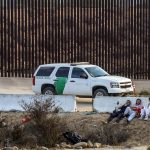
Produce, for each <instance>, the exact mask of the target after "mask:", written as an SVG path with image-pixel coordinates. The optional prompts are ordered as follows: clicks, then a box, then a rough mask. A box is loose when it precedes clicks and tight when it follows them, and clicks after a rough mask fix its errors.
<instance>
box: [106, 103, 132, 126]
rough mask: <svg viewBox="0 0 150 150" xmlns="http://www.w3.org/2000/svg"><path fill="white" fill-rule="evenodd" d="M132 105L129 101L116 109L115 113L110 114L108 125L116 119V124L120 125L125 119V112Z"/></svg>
mask: <svg viewBox="0 0 150 150" xmlns="http://www.w3.org/2000/svg"><path fill="white" fill-rule="evenodd" d="M130 105H131V101H130V100H127V101H126V103H125V104H124V105H121V106H119V107H118V108H116V109H115V110H114V111H113V113H111V114H110V116H109V117H108V119H107V123H109V122H111V121H112V120H113V119H114V118H117V119H116V122H117V123H119V121H120V120H121V119H122V118H123V117H124V112H125V110H126V108H127V107H129V106H130Z"/></svg>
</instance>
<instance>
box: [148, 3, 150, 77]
mask: <svg viewBox="0 0 150 150" xmlns="http://www.w3.org/2000/svg"><path fill="white" fill-rule="evenodd" d="M148 3H149V6H148V8H149V11H148V12H149V13H148V14H149V18H148V19H149V22H148V25H149V26H148V29H149V37H148V41H150V2H148ZM148 48H149V51H148V57H149V58H148V79H150V42H149V45H148Z"/></svg>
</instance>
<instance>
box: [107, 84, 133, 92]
mask: <svg viewBox="0 0 150 150" xmlns="http://www.w3.org/2000/svg"><path fill="white" fill-rule="evenodd" d="M133 92H134V87H133V86H131V87H129V88H111V89H110V90H109V91H108V93H112V94H113V93H115V94H121V93H133Z"/></svg>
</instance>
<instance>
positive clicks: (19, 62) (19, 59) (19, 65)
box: [17, 1, 21, 77]
mask: <svg viewBox="0 0 150 150" xmlns="http://www.w3.org/2000/svg"><path fill="white" fill-rule="evenodd" d="M17 8H18V77H20V76H21V52H20V51H21V50H20V45H21V42H20V29H21V28H20V23H21V22H20V20H21V17H20V8H21V6H20V1H18V7H17Z"/></svg>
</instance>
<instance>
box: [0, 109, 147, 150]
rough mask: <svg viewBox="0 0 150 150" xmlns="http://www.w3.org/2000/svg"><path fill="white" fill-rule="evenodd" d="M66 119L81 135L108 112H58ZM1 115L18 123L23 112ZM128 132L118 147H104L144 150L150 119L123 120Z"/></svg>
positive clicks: (98, 122)
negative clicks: (127, 122) (124, 140)
mask: <svg viewBox="0 0 150 150" xmlns="http://www.w3.org/2000/svg"><path fill="white" fill-rule="evenodd" d="M59 115H60V116H61V117H63V118H65V119H66V121H67V126H68V127H70V128H71V129H74V130H76V131H77V132H78V133H79V134H81V135H83V134H84V132H85V131H87V132H88V130H92V129H94V128H96V127H97V126H98V125H100V124H104V122H105V121H106V118H107V117H108V115H109V114H99V113H92V112H82V113H81V112H80V113H79V112H77V113H62V114H59ZM1 116H5V117H6V121H7V122H8V124H12V123H20V122H21V119H22V118H23V116H24V113H17V112H11V113H10V112H2V113H1ZM119 124H120V125H121V126H122V127H123V128H124V129H125V130H126V131H127V132H128V133H129V135H130V136H129V138H128V140H127V141H126V142H123V143H121V144H120V145H118V146H119V147H110V146H109V147H105V149H108V150H109V149H110V150H111V149H133V150H134V149H135V150H138V149H139V150H142V149H143V150H144V149H146V146H145V145H150V140H149V139H150V120H148V121H141V120H138V119H134V120H133V121H132V122H131V123H130V124H129V125H126V122H125V120H122V121H121V122H120V123H119Z"/></svg>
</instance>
